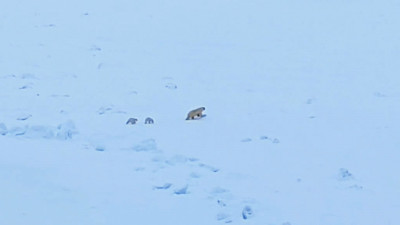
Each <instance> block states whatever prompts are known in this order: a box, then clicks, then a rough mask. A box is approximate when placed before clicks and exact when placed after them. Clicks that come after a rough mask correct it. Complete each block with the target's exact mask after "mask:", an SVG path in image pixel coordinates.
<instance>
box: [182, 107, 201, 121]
mask: <svg viewBox="0 0 400 225" xmlns="http://www.w3.org/2000/svg"><path fill="white" fill-rule="evenodd" d="M204 110H206V108H205V107H200V108H198V109H194V110H192V111H190V112H189V113H188V115H187V117H186V120H193V119H194V118H195V117H196V116H197V117H198V118H201V117H203V111H204Z"/></svg>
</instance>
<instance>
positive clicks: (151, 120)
mask: <svg viewBox="0 0 400 225" xmlns="http://www.w3.org/2000/svg"><path fill="white" fill-rule="evenodd" d="M144 123H145V124H153V123H154V120H153V119H152V118H150V117H147V118H146V119H145V120H144Z"/></svg>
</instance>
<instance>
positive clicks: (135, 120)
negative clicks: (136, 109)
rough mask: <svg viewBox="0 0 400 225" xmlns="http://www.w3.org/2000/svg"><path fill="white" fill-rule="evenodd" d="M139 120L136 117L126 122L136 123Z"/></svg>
mask: <svg viewBox="0 0 400 225" xmlns="http://www.w3.org/2000/svg"><path fill="white" fill-rule="evenodd" d="M137 121H138V120H137V119H136V118H129V120H128V121H126V124H132V125H133V124H136V122H137Z"/></svg>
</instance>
